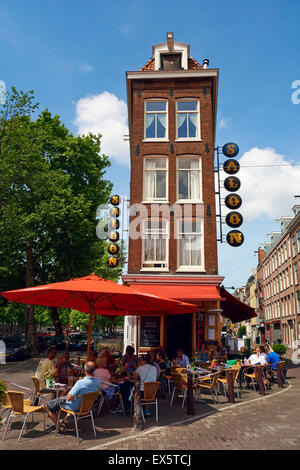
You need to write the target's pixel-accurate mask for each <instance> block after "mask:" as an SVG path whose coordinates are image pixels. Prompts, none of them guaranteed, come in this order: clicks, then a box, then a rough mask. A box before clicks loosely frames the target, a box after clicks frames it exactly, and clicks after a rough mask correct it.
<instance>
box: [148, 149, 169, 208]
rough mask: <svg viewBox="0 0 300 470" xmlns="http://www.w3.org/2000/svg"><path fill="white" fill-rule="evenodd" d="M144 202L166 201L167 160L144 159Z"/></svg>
mask: <svg viewBox="0 0 300 470" xmlns="http://www.w3.org/2000/svg"><path fill="white" fill-rule="evenodd" d="M143 185H144V196H143V199H144V201H166V200H167V198H168V196H167V159H166V158H145V159H144V181H143Z"/></svg>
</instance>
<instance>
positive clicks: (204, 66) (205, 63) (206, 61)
mask: <svg viewBox="0 0 300 470" xmlns="http://www.w3.org/2000/svg"><path fill="white" fill-rule="evenodd" d="M208 66H209V60H208V59H204V61H203V68H204V69H207V67H208Z"/></svg>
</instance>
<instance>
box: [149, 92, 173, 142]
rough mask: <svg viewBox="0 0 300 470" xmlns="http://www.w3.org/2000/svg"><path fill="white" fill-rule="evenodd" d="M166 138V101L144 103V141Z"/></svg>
mask: <svg viewBox="0 0 300 470" xmlns="http://www.w3.org/2000/svg"><path fill="white" fill-rule="evenodd" d="M167 138H168V136H167V101H159V100H151V101H145V139H161V140H166V139H167Z"/></svg>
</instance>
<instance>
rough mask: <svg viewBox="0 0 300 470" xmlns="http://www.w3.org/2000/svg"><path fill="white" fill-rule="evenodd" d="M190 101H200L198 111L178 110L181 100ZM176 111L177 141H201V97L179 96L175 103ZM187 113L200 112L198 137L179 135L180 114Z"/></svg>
mask: <svg viewBox="0 0 300 470" xmlns="http://www.w3.org/2000/svg"><path fill="white" fill-rule="evenodd" d="M188 101H197V103H198V109H197V111H178V107H177V103H179V102H181V103H182V102H188ZM175 113H176V119H175V122H176V139H175V141H178V142H182V141H197V142H201V141H202V139H201V119H200V99H199V98H179V99H177V100H176V103H175ZM185 113H191V114H195V113H198V119H197V124H198V137H178V114H185Z"/></svg>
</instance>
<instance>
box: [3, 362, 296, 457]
mask: <svg viewBox="0 0 300 470" xmlns="http://www.w3.org/2000/svg"><path fill="white" fill-rule="evenodd" d="M12 367H14V366H12ZM35 367H36V361H35V362H34V360H32V361H31V362H30V361H28V362H27V363H26V364H25V363H23V367H22V366H21V365H20V366H16V367H15V369H13V370H10V369H9V371H7V370H6V372H1V369H0V375H1V378H2V379H3V380H5V379H7V378H9V380H10V381H11V382H15V383H19V384H21V383H22V384H25V382H24V380H23V381H22V382H21V378H20V374H21V375H22V376H23V379H24V377H25V376H26V378H27V382H26V383H27V385H28V384H29V383H30V380H29V378H30V377H29V376H30V375H32V373H33V372H34V370H35ZM30 368H31V369H30ZM2 369H3V367H2ZM23 369H26V370H25V372H24V371H23ZM15 371H17V372H15ZM20 371H23V372H22V373H21V372H20ZM287 378H288V380H289V382H290V383H291V385H286V386H285V388H284V389H278V387H277V385H275V384H274V385H273V387H272V391H271V393H270V394H267V395H266V396H265V397H261V396H260V395H259V394H258V393H257V392H254V391H252V390H243V392H242V397H241V401H237V399H236V403H235V404H233V405H232V404H229V403H228V401H227V399H226V398H225V397H224V395H219V403H218V404H215V403H214V402H213V401H212V399H211V398H210V396H205V403H196V404H195V413H196V414H195V416H190V415H187V413H186V407H185V408H183V409H182V407H181V400H179V399H178V400H176V401H175V402H174V404H173V406H172V407H170V405H169V398H168V399H167V400H159V423H156V421H155V418H154V408H153V412H152V416H151V417H150V418H146V424H145V430H144V431H142V432H133V419H132V418H130V417H129V415H127V416H123V415H116V414H110V413H108V412H107V410H106V409H105V407H104V409H103V411H102V412H101V415H100V416H99V418H96V420H95V426H96V431H97V437H96V438H94V435H93V432H92V426H91V423H90V420H89V419H86V420H82V421H80V422H79V434H80V437H82V438H83V440H82V441H81V442H80V443H78V440H77V438H76V435H75V431H74V426H73V423H72V421H70V426H68V427H69V429H68V430H67V432H66V433H65V434H57V433H56V431H50V432H49V431H48V432H47V433H46V435H45V434H44V432H43V424H42V419H41V417H39V415H38V416H37V418H35V419H37V422H35V423H31V422H29V423H28V429H27V431H26V432H25V433H24V437H22V439H21V441H20V443H18V442H17V438H18V435H19V432H20V429H21V425H22V423H21V422H20V421H18V420H13V424H12V429H9V431H8V433H7V437H6V440H5V441H4V442H3V441H0V450H5V449H13V450H17V449H20V450H25V449H26V450H30V449H31V450H34V449H41V450H43V449H44V450H46V449H61V450H71V449H74V450H75V449H80V450H83V449H99V450H102V449H111V450H116V449H129V450H142V449H170V450H172V449H183V450H190V449H253V448H257V449H281V448H284V449H300V440H299V439H300V424H299V418H298V417H299V412H300V400H299V398H298V397H299V391H300V367H294V368H291V369H289V370H288V375H287ZM27 385H26V384H25V386H27ZM15 389H17V388H15ZM202 398H204V396H202ZM5 416H6V413H5ZM48 423H49V424H51V421H50V419H48ZM1 432H2V433H3V430H1ZM1 437H2V434H1Z"/></svg>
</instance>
